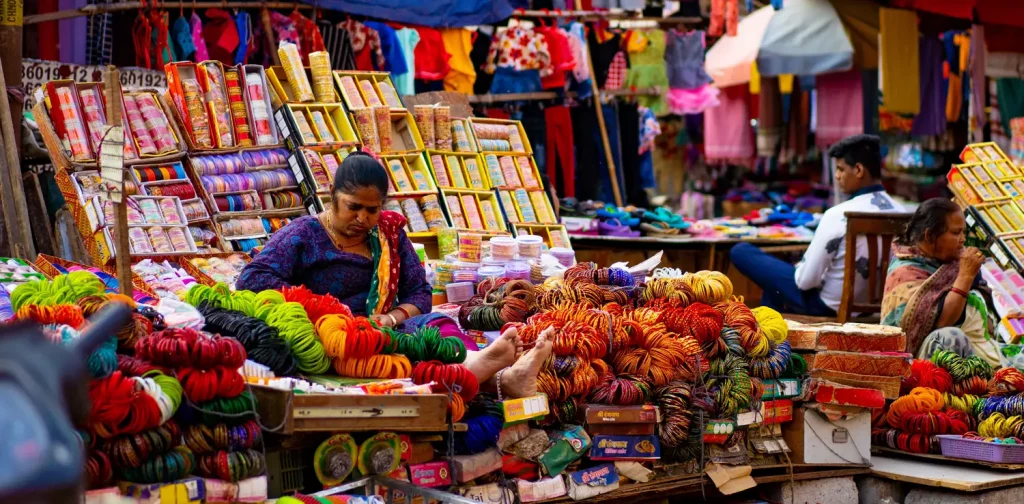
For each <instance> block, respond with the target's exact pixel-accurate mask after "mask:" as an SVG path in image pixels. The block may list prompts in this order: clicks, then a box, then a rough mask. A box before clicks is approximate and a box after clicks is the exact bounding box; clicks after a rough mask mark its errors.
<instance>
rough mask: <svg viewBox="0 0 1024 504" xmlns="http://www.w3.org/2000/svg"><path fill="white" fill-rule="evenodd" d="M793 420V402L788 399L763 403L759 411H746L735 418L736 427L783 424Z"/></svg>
mask: <svg viewBox="0 0 1024 504" xmlns="http://www.w3.org/2000/svg"><path fill="white" fill-rule="evenodd" d="M792 419H793V401H792V400H790V399H778V400H775V401H763V402H762V403H761V409H760V410H759V411H747V412H744V413H740V414H739V415H738V416H737V417H736V425H739V426H741V427H742V426H744V425H751V424H759V425H768V424H776V423H785V422H788V421H790V420H792Z"/></svg>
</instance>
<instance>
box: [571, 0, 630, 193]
mask: <svg viewBox="0 0 1024 504" xmlns="http://www.w3.org/2000/svg"><path fill="white" fill-rule="evenodd" d="M576 9H577V10H583V9H582V1H581V0H576ZM583 43H584V44H586V43H587V41H586V40H584V41H583ZM587 68H589V69H590V90H591V91H592V92H593V94H594V110H595V111H596V112H597V128H598V129H599V130H600V131H601V146H603V147H604V158H605V161H606V162H607V164H608V178H609V179H611V181H612V194H613V195H614V196H615V204H616V205H617V206H622V191H620V190H619V176H618V175H616V173H615V158H614V157H613V156H612V146H611V142H609V141H608V128H607V127H606V126H605V124H604V107H603V106H602V105H601V90H600V89H598V88H597V75H596V74H595V73H594V60H593V58H591V57H590V51H589V50H588V51H587Z"/></svg>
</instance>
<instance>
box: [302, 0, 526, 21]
mask: <svg viewBox="0 0 1024 504" xmlns="http://www.w3.org/2000/svg"><path fill="white" fill-rule="evenodd" d="M302 1H303V2H304V3H307V4H310V5H313V4H316V5H317V6H319V7H320V8H322V9H327V10H336V11H341V12H344V13H346V14H352V15H356V16H367V17H372V18H377V19H383V20H387V21H394V22H397V23H405V24H412V25H421V26H433V27H438V28H441V27H450V26H474V25H482V24H494V23H498V22H500V21H504V20H505V19H508V17H509V16H511V15H512V11H513V9H515V8H517V7H521V6H522V5H520V4H523V3H525V2H523V1H522V0H493V1H490V0H315V1H314V0H302Z"/></svg>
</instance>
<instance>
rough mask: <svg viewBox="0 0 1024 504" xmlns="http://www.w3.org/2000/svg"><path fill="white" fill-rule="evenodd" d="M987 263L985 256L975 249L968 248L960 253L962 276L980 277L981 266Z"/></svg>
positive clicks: (972, 278) (972, 279)
mask: <svg viewBox="0 0 1024 504" xmlns="http://www.w3.org/2000/svg"><path fill="white" fill-rule="evenodd" d="M984 263H985V255H984V254H982V253H981V251H980V250H978V249H976V248H974V247H967V248H965V249H963V251H961V252H960V276H961V277H964V278H970V279H971V281H972V282H973V281H974V277H976V276H978V271H980V270H981V265H982V264H984Z"/></svg>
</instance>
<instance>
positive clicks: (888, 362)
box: [812, 350, 914, 377]
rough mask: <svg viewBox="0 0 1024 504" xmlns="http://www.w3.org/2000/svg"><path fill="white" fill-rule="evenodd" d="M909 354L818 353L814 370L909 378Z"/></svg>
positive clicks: (911, 357)
mask: <svg viewBox="0 0 1024 504" xmlns="http://www.w3.org/2000/svg"><path fill="white" fill-rule="evenodd" d="M913 358H914V356H913V355H911V354H908V353H871V352H836V351H831V350H826V351H822V352H818V355H817V356H816V357H815V360H814V367H813V368H812V369H821V370H825V371H840V372H843V373H855V374H862V375H872V376H899V377H903V376H908V375H909V374H910V360H911V359H913Z"/></svg>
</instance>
